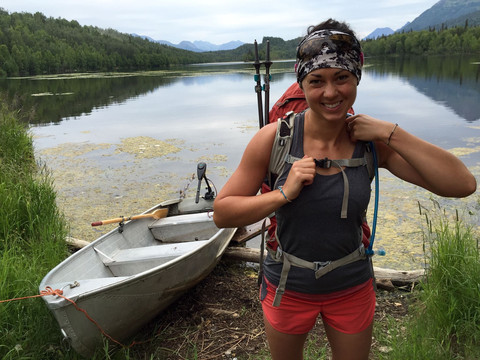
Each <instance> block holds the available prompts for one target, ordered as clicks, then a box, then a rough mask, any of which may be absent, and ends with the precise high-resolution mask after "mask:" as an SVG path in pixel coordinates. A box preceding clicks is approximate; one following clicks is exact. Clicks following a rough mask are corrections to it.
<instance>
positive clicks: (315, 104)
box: [214, 19, 476, 360]
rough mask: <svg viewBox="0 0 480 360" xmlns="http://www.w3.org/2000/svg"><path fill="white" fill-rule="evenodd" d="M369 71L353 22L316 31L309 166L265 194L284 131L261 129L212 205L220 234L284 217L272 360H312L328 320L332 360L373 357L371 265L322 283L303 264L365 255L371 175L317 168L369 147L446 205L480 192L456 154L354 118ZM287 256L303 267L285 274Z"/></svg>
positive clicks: (306, 55) (306, 123)
mask: <svg viewBox="0 0 480 360" xmlns="http://www.w3.org/2000/svg"><path fill="white" fill-rule="evenodd" d="M362 65H363V56H362V53H361V48H360V44H359V42H358V40H357V39H356V37H355V35H354V33H353V31H352V30H351V29H350V28H349V27H348V26H347V25H346V24H344V23H339V22H337V21H334V20H332V19H330V20H327V21H326V22H324V23H321V24H319V25H317V26H316V27H310V28H309V31H308V35H307V36H305V38H304V39H303V40H302V42H301V43H300V44H299V46H298V48H297V62H296V75H297V81H298V83H299V85H300V87H301V89H302V90H303V92H304V93H305V98H306V100H307V102H308V105H309V108H308V109H307V110H306V111H305V112H304V113H301V114H299V115H297V117H296V119H295V120H296V124H295V131H294V137H293V143H292V148H291V152H290V153H291V154H292V155H293V156H295V157H297V158H299V160H298V161H295V162H293V164H287V165H286V167H285V170H284V173H283V174H281V175H280V178H279V182H278V183H279V184H280V186H279V187H278V188H277V189H274V190H273V191H271V192H267V193H263V194H260V195H258V189H259V188H260V186H261V184H262V182H263V180H264V178H265V174H266V172H267V169H268V165H269V160H270V152H271V149H272V144H273V141H274V137H275V131H276V125H275V124H269V125H267V126H265V127H263V128H262V129H261V130H260V131H259V132H258V133H257V134H256V135H255V136H254V137H253V139H252V140H251V141H250V143H249V144H248V146H247V148H246V150H245V152H244V154H243V157H242V160H241V162H240V164H239V166H238V168H237V170H236V171H235V172H234V174H233V175H232V176H231V178H230V179H229V180H228V182H227V183H226V185H225V186H224V187H223V189H222V190H221V191H220V193H219V195H218V196H217V198H216V200H215V203H214V209H215V212H214V220H215V223H216V224H217V225H218V226H219V227H239V226H244V225H247V224H251V223H254V222H256V221H259V220H261V219H263V218H264V217H266V216H269V215H270V214H271V213H273V212H275V213H276V216H277V221H278V226H277V234H276V235H277V241H278V242H279V244H280V245H279V246H280V248H281V249H282V251H281V254H283V255H284V256H281V259H280V260H281V261H280V260H279V258H275V256H276V255H275V256H273V255H272V254H270V253H269V255H268V256H267V259H266V261H265V264H264V272H265V276H264V278H263V284H262V289H261V295H260V298H261V301H262V307H263V313H264V322H265V328H266V334H267V339H268V343H269V347H270V352H271V354H272V358H273V359H274V360H279V359H288V360H292V359H303V347H304V344H305V341H306V338H307V335H308V332H309V331H310V330H311V329H312V328H313V326H314V324H315V321H316V319H317V316H318V315H321V317H322V320H323V324H324V327H325V331H326V334H327V337H328V340H329V343H330V346H331V349H332V355H333V359H335V360H339V359H346V360H354V359H368V356H369V352H370V346H371V339H372V329H373V315H374V311H375V293H374V289H373V281H372V274H371V271H370V263H369V258H368V257H365V256H363V257H362V256H360V257H356V258H355V259H354V260H352V261H350V262H346V263H345V264H341V265H339V266H338V267H337V268H335V269H333V270H332V271H330V272H328V273H325V274H323V275H321V276H320V277H318V278H317V277H316V276H315V271H312V269H310V268H307V267H308V266H301V265H299V264H301V261H302V260H304V261H306V262H307V264H318V267H319V268H320V269H321V268H323V267H324V265H325V264H329V263H331V262H333V261H335V260H339V259H344V258H345V257H348V256H349V254H352V253H354V252H355V251H356V250H357V249H359V248H358V246H359V244H361V236H362V235H361V224H362V220H363V214H364V212H365V210H366V209H367V207H368V202H369V199H370V179H369V177H368V172H367V170H366V169H365V166H357V167H329V166H324V165H325V164H326V163H329V161H319V160H316V159H325V158H328V159H351V158H361V157H362V156H363V154H364V152H365V151H366V142H367V141H373V142H374V144H375V148H376V151H377V156H378V163H379V166H380V167H383V168H386V169H388V170H389V171H390V172H392V173H393V174H394V175H396V176H397V177H399V178H401V179H403V180H405V181H408V182H410V183H412V184H415V185H418V186H421V187H423V188H425V189H427V190H429V191H431V192H433V193H435V194H438V195H440V196H448V197H464V196H468V195H470V194H472V193H473V192H474V191H475V190H476V181H475V178H474V177H473V175H472V174H471V173H470V172H469V171H468V169H467V168H466V167H465V166H464V164H463V163H462V162H461V161H460V160H459V159H457V158H456V157H455V156H453V155H452V154H450V153H449V152H447V151H445V150H443V149H441V148H439V147H436V146H434V145H432V144H430V143H427V142H425V141H423V140H421V139H419V138H417V137H415V136H414V135H412V134H410V133H408V132H407V131H405V130H403V129H402V128H401V126H399V125H397V124H392V123H390V122H387V121H383V120H379V119H375V118H373V117H371V116H368V115H364V114H358V115H354V116H349V117H347V112H348V110H349V109H350V108H351V107H352V106H353V104H354V102H355V98H356V93H357V86H358V84H359V82H360V79H361V69H362ZM330 163H331V162H330ZM346 179H348V180H346ZM347 181H348V186H347V187H344V186H345V183H346V182H347ZM346 190H348V191H346ZM346 194H347V195H346ZM345 197H346V198H347V200H348V201H347V202H346V203H345V201H343V200H344V199H345ZM340 214H341V215H340ZM277 254H278V252H277ZM287 255H289V256H290V255H292V258H293V257H295V259H301V260H300V262H297V263H295V262H293V263H292V264H290V265H292V266H291V267H290V269H289V271H288V270H287V271H285V272H286V274H285V273H284V274H282V270H285V267H284V265H285V263H286V262H287V261H285V257H286V258H287V259H289V257H287ZM284 282H286V284H285V290H284V291H283V285H282V283H284Z"/></svg>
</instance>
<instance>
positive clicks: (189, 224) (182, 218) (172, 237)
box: [149, 213, 218, 243]
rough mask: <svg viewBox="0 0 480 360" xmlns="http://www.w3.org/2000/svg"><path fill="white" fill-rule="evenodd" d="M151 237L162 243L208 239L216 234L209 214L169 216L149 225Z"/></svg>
mask: <svg viewBox="0 0 480 360" xmlns="http://www.w3.org/2000/svg"><path fill="white" fill-rule="evenodd" d="M149 229H150V231H151V232H152V235H153V237H154V238H155V239H156V240H158V241H161V242H163V243H178V242H192V241H197V240H198V239H209V238H211V237H212V236H213V235H215V234H216V233H217V232H218V228H217V226H216V225H215V223H214V222H213V216H212V214H211V213H199V214H189V215H177V216H169V217H166V218H162V219H158V220H155V221H154V222H153V223H151V224H150V225H149Z"/></svg>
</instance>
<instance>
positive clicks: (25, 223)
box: [0, 103, 67, 359]
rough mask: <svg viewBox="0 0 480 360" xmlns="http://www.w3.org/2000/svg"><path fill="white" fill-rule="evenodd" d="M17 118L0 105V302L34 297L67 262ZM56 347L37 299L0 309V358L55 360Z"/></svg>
mask: <svg viewBox="0 0 480 360" xmlns="http://www.w3.org/2000/svg"><path fill="white" fill-rule="evenodd" d="M17 115H18V114H17V113H14V112H12V111H10V110H8V109H7V108H6V105H5V104H4V103H0V204H1V206H0V259H1V261H0V300H8V299H13V298H19V297H28V296H33V295H37V294H38V284H39V283H40V280H41V279H42V277H43V276H44V275H45V274H46V273H47V272H48V270H50V269H51V268H52V267H53V266H55V265H56V264H58V262H60V261H61V260H62V259H64V258H65V257H66V256H67V247H66V244H65V241H64V239H65V236H66V234H67V226H66V222H65V220H64V218H63V216H62V214H60V212H59V211H58V208H57V206H56V202H55V198H56V194H55V192H54V190H53V184H52V181H51V178H50V177H49V174H48V172H47V171H46V170H45V168H42V167H39V166H38V165H37V164H36V163H35V159H34V156H33V145H32V139H31V137H30V136H29V134H28V131H27V130H26V129H25V127H24V126H23V125H21V124H20V123H19V122H18V120H17ZM58 343H59V334H58V329H57V327H56V324H55V323H54V319H53V317H52V316H51V315H50V313H49V312H48V310H47V308H46V306H45V304H44V303H43V300H42V299H40V298H29V299H25V300H18V301H10V302H4V303H1V304H0V344H1V345H0V358H2V359H40V358H42V359H46V358H49V357H51V356H52V357H54V356H55V355H58V354H55V352H56V351H55V348H54V347H53V346H52V344H58Z"/></svg>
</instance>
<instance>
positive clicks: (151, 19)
mask: <svg viewBox="0 0 480 360" xmlns="http://www.w3.org/2000/svg"><path fill="white" fill-rule="evenodd" d="M437 2H438V0H363V1H361V2H356V1H354V0H353V1H352V0H330V1H324V0H294V1H291V0H265V1H262V0H234V1H233V0H202V1H199V0H168V1H166V0H136V1H127V0H81V1H79V0H43V1H38V0H2V2H1V3H0V7H2V8H3V9H4V10H6V11H8V12H10V13H12V12H29V13H35V12H37V11H39V12H41V13H43V14H44V15H46V16H47V17H54V18H59V17H60V18H65V19H67V20H77V21H78V22H79V23H80V24H81V25H93V26H98V27H100V28H112V29H115V30H118V31H120V32H123V33H136V34H139V35H146V36H150V37H151V38H153V39H156V40H167V41H170V42H172V43H175V44H176V43H179V42H180V41H182V40H188V41H194V40H202V41H209V42H212V43H214V44H222V43H226V42H228V41H232V40H240V41H242V42H247V43H252V42H253V40H255V39H257V40H259V41H261V39H262V38H263V37H264V36H275V37H281V38H283V39H284V40H290V39H293V38H296V37H298V36H302V35H304V34H305V32H306V28H307V27H308V26H309V25H315V24H317V23H319V22H321V21H323V20H325V19H328V18H329V17H332V18H334V19H337V20H341V21H346V22H347V23H348V24H350V25H351V27H352V28H353V30H354V31H355V32H356V33H357V35H358V36H359V37H360V38H363V37H365V36H367V35H368V34H370V33H371V32H372V31H373V30H375V29H376V28H381V27H390V28H392V29H393V30H397V29H398V28H400V27H402V26H403V25H404V24H405V23H406V22H407V21H412V20H414V19H415V18H416V17H417V16H419V15H420V14H421V13H422V12H424V11H425V10H427V9H429V8H430V7H432V6H433V5H434V4H435V3H437ZM352 4H354V5H352Z"/></svg>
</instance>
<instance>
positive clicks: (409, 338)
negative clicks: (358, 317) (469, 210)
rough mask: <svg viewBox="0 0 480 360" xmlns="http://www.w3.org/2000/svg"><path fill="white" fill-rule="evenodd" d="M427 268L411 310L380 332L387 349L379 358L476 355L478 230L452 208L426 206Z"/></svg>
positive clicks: (444, 359)
mask: <svg viewBox="0 0 480 360" xmlns="http://www.w3.org/2000/svg"><path fill="white" fill-rule="evenodd" d="M424 215H425V219H426V224H427V229H426V230H425V232H424V239H425V245H426V246H425V249H426V251H428V253H426V259H427V261H428V268H427V271H426V278H425V280H424V281H423V282H422V284H421V285H420V289H421V290H420V291H416V296H415V299H416V300H415V302H414V303H413V304H412V306H411V311H410V314H409V316H408V317H407V318H406V319H405V321H402V322H400V323H394V322H392V323H391V325H392V326H391V327H390V328H389V331H388V334H385V333H383V334H382V333H380V334H378V337H379V339H378V340H379V341H380V342H381V343H382V344H384V346H385V348H387V349H388V351H387V352H386V353H383V354H382V353H378V354H377V355H378V358H379V359H389V360H390V359H394V360H397V359H405V360H406V359H416V360H423V359H425V360H427V359H428V360H430V359H436V360H453V359H479V358H480V254H479V243H478V235H477V236H476V235H475V233H474V231H473V229H472V227H471V226H468V225H466V224H465V223H464V222H463V221H462V220H461V219H460V218H459V216H458V213H457V212H456V213H455V214H454V215H453V216H451V215H450V216H449V215H448V214H447V213H446V212H445V211H442V210H441V209H440V208H438V206H437V207H435V208H434V209H433V210H432V211H431V212H425V213H424Z"/></svg>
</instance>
